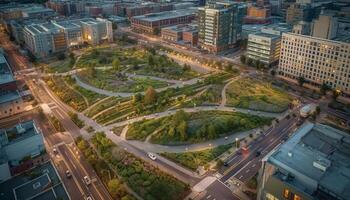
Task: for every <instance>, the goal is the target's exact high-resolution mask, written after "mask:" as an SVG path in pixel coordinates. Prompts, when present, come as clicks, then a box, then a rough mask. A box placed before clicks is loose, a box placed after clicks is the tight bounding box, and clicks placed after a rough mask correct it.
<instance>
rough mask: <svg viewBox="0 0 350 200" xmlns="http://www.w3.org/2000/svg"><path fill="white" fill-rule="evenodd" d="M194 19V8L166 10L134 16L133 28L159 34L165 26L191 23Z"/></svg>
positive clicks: (132, 19)
mask: <svg viewBox="0 0 350 200" xmlns="http://www.w3.org/2000/svg"><path fill="white" fill-rule="evenodd" d="M194 19H195V10H193V9H186V10H174V11H166V12H160V13H152V14H146V15H141V16H135V17H132V18H131V28H132V30H133V31H135V32H139V33H147V34H153V35H159V34H160V33H161V29H162V28H164V27H168V26H174V25H178V24H189V23H191V22H192V20H194Z"/></svg>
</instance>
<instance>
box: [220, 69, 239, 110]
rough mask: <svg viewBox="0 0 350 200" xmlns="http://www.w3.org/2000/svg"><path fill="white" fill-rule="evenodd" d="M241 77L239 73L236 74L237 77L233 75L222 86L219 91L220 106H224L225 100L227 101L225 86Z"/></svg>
mask: <svg viewBox="0 0 350 200" xmlns="http://www.w3.org/2000/svg"><path fill="white" fill-rule="evenodd" d="M241 77H242V76H241V75H239V76H237V77H234V78H232V79H230V80H229V81H228V82H227V83H226V84H225V86H224V88H223V89H222V91H221V103H220V107H224V106H225V105H226V102H227V98H226V89H227V87H228V86H229V85H230V84H231V83H233V82H235V81H237V80H238V79H240V78H241Z"/></svg>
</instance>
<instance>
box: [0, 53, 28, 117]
mask: <svg viewBox="0 0 350 200" xmlns="http://www.w3.org/2000/svg"><path fill="white" fill-rule="evenodd" d="M24 107H25V106H24V103H23V99H22V97H21V95H20V93H19V92H18V89H17V84H16V80H15V78H14V76H13V74H12V70H11V68H10V66H9V64H8V62H7V60H6V58H5V56H4V54H3V53H1V52H0V118H5V117H8V116H11V115H14V114H17V113H20V112H23V110H24Z"/></svg>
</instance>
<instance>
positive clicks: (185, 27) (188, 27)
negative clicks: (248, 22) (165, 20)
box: [162, 24, 198, 32]
mask: <svg viewBox="0 0 350 200" xmlns="http://www.w3.org/2000/svg"><path fill="white" fill-rule="evenodd" d="M162 29H164V30H165V29H169V30H171V31H174V32H195V31H198V26H196V25H192V24H179V25H175V26H169V27H165V28H162Z"/></svg>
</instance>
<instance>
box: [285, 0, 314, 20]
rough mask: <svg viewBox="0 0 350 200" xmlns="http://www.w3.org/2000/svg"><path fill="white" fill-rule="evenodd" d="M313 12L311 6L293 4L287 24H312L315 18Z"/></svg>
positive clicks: (289, 8) (288, 10)
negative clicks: (305, 22)
mask: <svg viewBox="0 0 350 200" xmlns="http://www.w3.org/2000/svg"><path fill="white" fill-rule="evenodd" d="M312 13H313V11H312V8H311V6H310V5H302V4H296V3H294V4H292V5H291V6H289V7H288V9H287V14H286V22H287V23H289V24H295V23H297V22H299V21H307V22H310V21H311V20H312V18H313V14H312Z"/></svg>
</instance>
